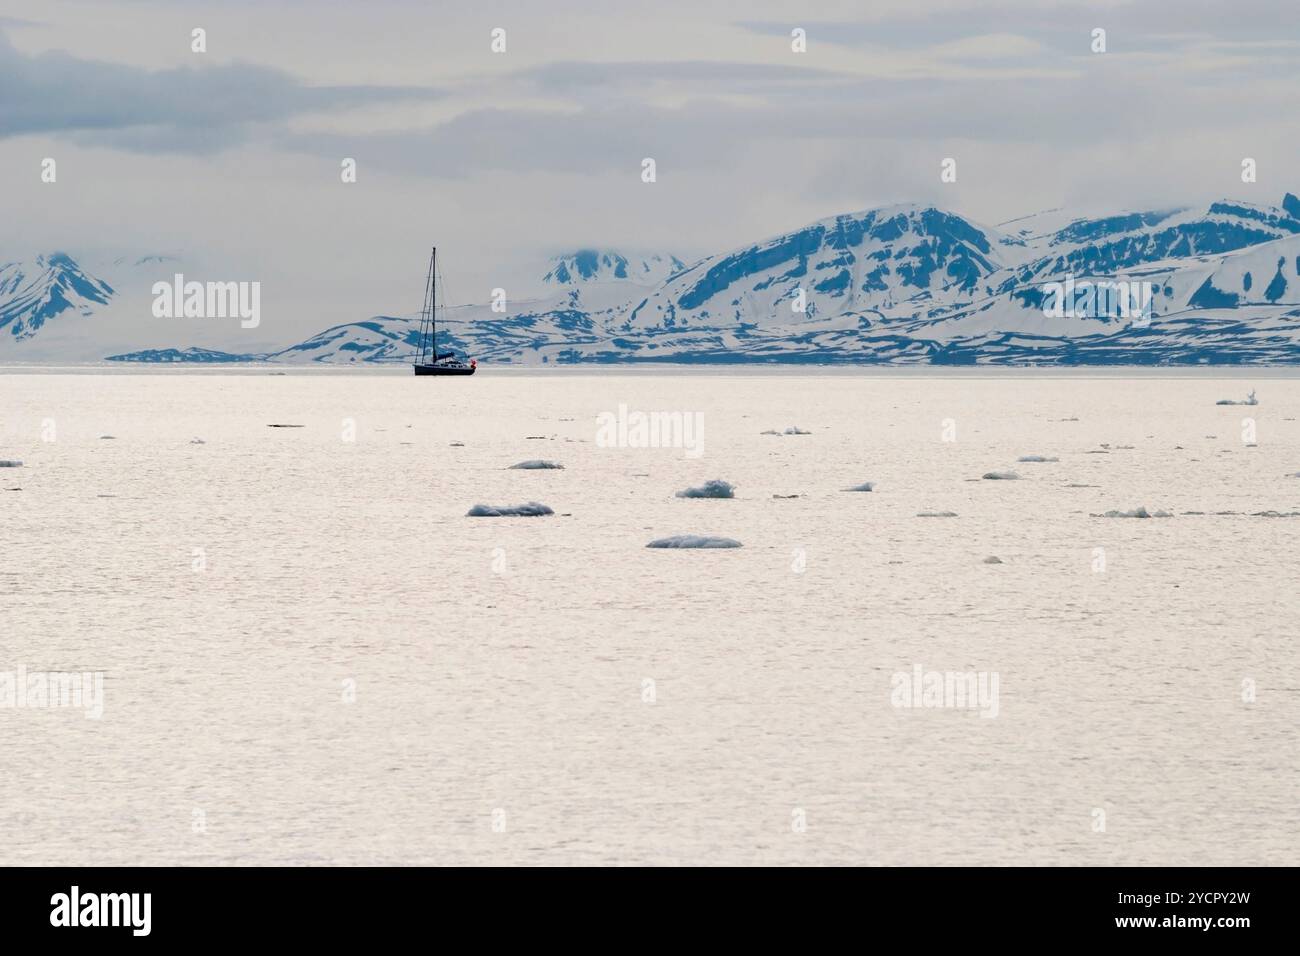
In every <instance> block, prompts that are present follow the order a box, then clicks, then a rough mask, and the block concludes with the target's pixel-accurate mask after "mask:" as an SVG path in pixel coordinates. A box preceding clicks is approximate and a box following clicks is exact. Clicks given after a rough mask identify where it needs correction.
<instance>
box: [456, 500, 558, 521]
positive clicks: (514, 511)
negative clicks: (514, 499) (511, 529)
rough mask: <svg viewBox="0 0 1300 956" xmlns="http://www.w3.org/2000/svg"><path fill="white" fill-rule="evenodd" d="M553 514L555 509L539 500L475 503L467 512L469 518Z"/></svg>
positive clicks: (524, 516)
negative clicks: (516, 503)
mask: <svg viewBox="0 0 1300 956" xmlns="http://www.w3.org/2000/svg"><path fill="white" fill-rule="evenodd" d="M553 514H555V512H554V511H552V510H551V509H550V508H548V507H546V505H544V504H541V503H540V502H537V501H530V502H528V503H527V504H523V505H475V506H474V507H473V508H470V509H469V511H467V512H465V516H466V517H467V518H536V517H539V516H541V515H553Z"/></svg>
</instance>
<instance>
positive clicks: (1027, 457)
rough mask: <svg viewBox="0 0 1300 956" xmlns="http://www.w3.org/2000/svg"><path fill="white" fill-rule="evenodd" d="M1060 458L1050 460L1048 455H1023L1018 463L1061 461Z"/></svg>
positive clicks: (1018, 459)
mask: <svg viewBox="0 0 1300 956" xmlns="http://www.w3.org/2000/svg"><path fill="white" fill-rule="evenodd" d="M1060 460H1061V459H1059V458H1048V457H1047V456H1046V455H1021V456H1020V457H1019V458H1017V459H1016V461H1060Z"/></svg>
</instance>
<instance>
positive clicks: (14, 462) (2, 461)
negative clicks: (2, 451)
mask: <svg viewBox="0 0 1300 956" xmlns="http://www.w3.org/2000/svg"><path fill="white" fill-rule="evenodd" d="M22 466H23V463H22V462H21V461H20V460H19V459H17V458H0V468H21V467H22Z"/></svg>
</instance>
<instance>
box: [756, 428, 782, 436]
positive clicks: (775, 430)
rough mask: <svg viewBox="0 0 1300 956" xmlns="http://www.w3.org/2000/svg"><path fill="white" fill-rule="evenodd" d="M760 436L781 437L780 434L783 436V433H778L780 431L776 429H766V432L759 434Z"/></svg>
mask: <svg viewBox="0 0 1300 956" xmlns="http://www.w3.org/2000/svg"><path fill="white" fill-rule="evenodd" d="M759 434H760V435H779V434H781V432H780V431H778V430H777V429H775V428H768V429H765V430H764V431H761V432H759Z"/></svg>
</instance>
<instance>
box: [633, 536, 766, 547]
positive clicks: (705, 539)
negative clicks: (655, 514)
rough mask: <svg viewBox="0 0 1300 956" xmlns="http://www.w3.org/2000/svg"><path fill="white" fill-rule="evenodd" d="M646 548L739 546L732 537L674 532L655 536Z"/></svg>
mask: <svg viewBox="0 0 1300 956" xmlns="http://www.w3.org/2000/svg"><path fill="white" fill-rule="evenodd" d="M646 547H647V548H739V547H743V545H741V543H740V542H739V541H736V540H735V539H734V538H718V537H714V536H712V535H707V534H675V535H673V536H672V537H671V538H656V539H655V540H654V541H651V542H650V543H649V544H647V545H646Z"/></svg>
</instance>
